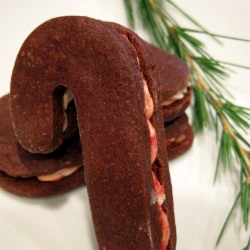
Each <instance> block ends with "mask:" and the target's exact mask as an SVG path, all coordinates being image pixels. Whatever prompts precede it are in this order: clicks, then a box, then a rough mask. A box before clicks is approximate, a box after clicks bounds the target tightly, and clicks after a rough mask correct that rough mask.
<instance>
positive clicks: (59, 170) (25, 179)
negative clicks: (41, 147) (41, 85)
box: [0, 95, 84, 197]
mask: <svg viewBox="0 0 250 250" xmlns="http://www.w3.org/2000/svg"><path fill="white" fill-rule="evenodd" d="M0 117H1V123H0V187H2V188H3V189H5V190H6V191H9V192H11V193H14V194H17V195H21V196H26V197H46V196H50V195H56V194H60V193H63V192H66V191H69V190H72V189H74V188H77V187H80V186H82V185H83V184H84V181H83V180H84V177H83V176H84V175H83V167H82V156H81V154H80V152H81V144H80V140H79V136H77V135H76V136H74V137H73V138H71V139H70V140H68V141H67V142H65V143H64V144H63V145H62V146H61V147H60V148H58V149H57V150H56V151H54V152H53V153H50V154H46V155H42V154H31V153H29V152H28V151H26V150H24V149H23V148H22V147H21V146H20V145H19V143H18V142H17V140H16V137H15V134H14V131H13V127H12V123H11V118H10V112H9V95H6V96H4V97H2V98H0Z"/></svg>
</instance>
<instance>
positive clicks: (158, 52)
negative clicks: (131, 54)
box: [149, 45, 192, 121]
mask: <svg viewBox="0 0 250 250" xmlns="http://www.w3.org/2000/svg"><path fill="white" fill-rule="evenodd" d="M149 46H150V48H151V51H152V54H153V56H154V58H155V62H156V64H157V67H158V69H159V74H160V79H161V89H162V107H163V114H164V120H165V121H172V120H174V119H175V118H176V117H178V116H180V115H181V114H182V113H183V112H184V111H185V109H186V108H187V107H188V106H189V104H190V102H191V93H192V88H191V86H190V84H189V78H190V72H189V68H188V66H187V64H186V63H185V62H183V61H182V60H181V59H180V58H178V57H177V56H174V55H172V54H170V53H168V52H166V51H165V50H162V49H160V48H157V47H155V46H153V45H149Z"/></svg>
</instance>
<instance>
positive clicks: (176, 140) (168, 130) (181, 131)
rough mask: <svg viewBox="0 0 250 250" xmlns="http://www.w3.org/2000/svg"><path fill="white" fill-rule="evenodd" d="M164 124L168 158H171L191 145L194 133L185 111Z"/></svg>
mask: <svg viewBox="0 0 250 250" xmlns="http://www.w3.org/2000/svg"><path fill="white" fill-rule="evenodd" d="M164 126H165V136H166V146H167V152H168V158H169V159H170V160H171V159H174V158H177V157H179V156H180V155H182V154H184V153H185V152H186V151H187V150H188V149H189V148H190V147H191V146H192V143H193V138H194V134H193V130H192V127H191V126H190V125H189V124H188V117H187V115H186V114H185V113H184V114H182V115H181V116H179V117H178V118H176V119H175V120H173V121H171V122H166V123H165V124H164Z"/></svg>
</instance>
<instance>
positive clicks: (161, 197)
mask: <svg viewBox="0 0 250 250" xmlns="http://www.w3.org/2000/svg"><path fill="white" fill-rule="evenodd" d="M142 79H143V88H144V99H145V113H146V118H147V122H148V127H149V132H150V147H151V149H150V152H151V164H153V163H154V161H155V159H156V155H157V138H156V132H155V129H154V127H153V125H152V123H151V121H150V120H149V119H150V118H151V117H152V115H153V111H154V104H153V99H152V97H151V96H150V93H149V89H148V86H147V82H146V81H145V79H144V78H143V76H142ZM152 178H153V181H154V187H155V192H156V197H157V203H158V206H159V213H160V218H161V221H162V241H161V250H166V248H167V245H168V241H169V237H170V228H169V222H168V218H167V215H166V214H165V212H164V211H163V208H162V205H163V202H164V201H165V199H166V195H165V192H164V186H163V185H161V184H160V182H159V180H158V179H157V177H156V175H155V173H154V172H153V171H152Z"/></svg>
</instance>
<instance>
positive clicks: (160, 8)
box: [125, 0, 250, 244]
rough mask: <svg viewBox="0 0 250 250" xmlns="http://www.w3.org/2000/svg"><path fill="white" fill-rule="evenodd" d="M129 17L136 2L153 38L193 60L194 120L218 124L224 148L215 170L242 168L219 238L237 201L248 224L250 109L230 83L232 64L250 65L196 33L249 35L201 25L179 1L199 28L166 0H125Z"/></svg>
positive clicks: (198, 125) (200, 126) (215, 37)
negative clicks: (223, 56) (235, 98)
mask: <svg viewBox="0 0 250 250" xmlns="http://www.w3.org/2000/svg"><path fill="white" fill-rule="evenodd" d="M125 2H126V7H127V13H128V17H129V20H130V23H133V25H134V21H135V18H134V15H131V13H134V11H133V8H135V7H136V8H137V11H138V13H137V14H138V15H139V18H140V19H141V20H142V24H143V25H144V27H145V28H146V29H147V30H148V32H149V33H150V34H151V37H152V38H153V41H154V42H156V43H157V44H158V46H160V47H161V48H163V49H165V50H168V51H169V52H172V53H173V54H175V55H177V56H179V57H180V58H181V59H183V60H184V61H185V62H187V64H188V65H189V68H190V71H191V83H192V86H193V92H194V108H193V113H194V121H193V126H194V128H195V130H196V131H198V132H199V131H203V130H204V128H206V127H208V126H209V127H213V128H214V129H215V132H216V139H217V142H218V143H219V153H218V158H217V166H216V170H215V180H216V178H217V176H218V174H219V172H220V169H221V167H222V166H223V167H224V169H233V168H237V167H239V166H240V168H238V169H239V170H240V178H239V180H240V191H239V194H238V196H237V197H236V199H235V202H234V204H233V206H232V209H231V210H230V212H229V214H228V217H227V218H226V221H225V223H224V225H223V227H222V230H221V233H220V235H219V237H218V240H217V244H218V243H219V241H220V239H221V236H222V234H223V232H224V229H225V227H226V225H227V224H228V222H229V220H230V218H231V215H232V214H233V212H234V211H235V209H236V207H237V204H240V205H241V208H242V211H243V224H244V225H245V227H246V229H247V227H248V221H249V213H250V162H249V155H250V143H249V142H248V141H247V140H246V139H245V136H244V135H245V134H246V133H247V132H248V131H249V128H250V122H249V121H250V109H247V108H244V107H239V106H237V105H236V104H234V103H232V102H231V101H230V99H229V98H230V97H231V94H230V93H229V91H228V90H227V89H226V87H225V84H224V82H225V80H227V79H228V77H229V76H230V74H231V73H232V70H231V69H230V68H228V66H235V67H240V68H245V69H249V67H247V66H242V65H238V64H234V63H228V62H222V61H219V60H215V59H214V58H213V57H212V56H211V55H210V54H209V53H208V52H207V50H206V47H205V44H204V43H203V42H202V41H200V40H199V39H197V38H196V37H195V36H194V34H196V33H201V34H205V35H208V36H210V37H211V38H212V39H213V40H215V41H216V42H218V43H220V44H221V42H220V40H218V38H224V39H233V40H235V41H241V42H249V41H250V40H249V39H240V38H233V37H229V36H223V35H219V34H213V33H210V32H209V31H207V30H206V29H205V28H204V27H203V26H202V25H200V24H199V23H198V22H197V21H196V20H194V19H193V18H192V17H191V16H190V15H188V14H187V13H186V12H184V11H183V10H182V9H181V8H180V7H179V6H177V5H176V4H175V3H174V1H172V0H168V1H166V2H167V4H169V5H171V6H172V7H173V8H174V9H175V10H176V11H178V12H179V13H180V14H182V15H183V16H184V17H185V18H186V19H187V20H188V21H189V22H191V23H192V24H193V25H194V26H195V27H196V29H197V30H196V29H188V28H185V27H181V26H180V25H179V24H178V22H177V21H176V20H175V18H174V17H173V16H172V13H170V11H168V9H169V8H166V7H165V5H164V4H165V2H164V1H163V0H137V1H134V2H132V1H131V0H125ZM128 2H129V3H130V5H129V7H128Z"/></svg>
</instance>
